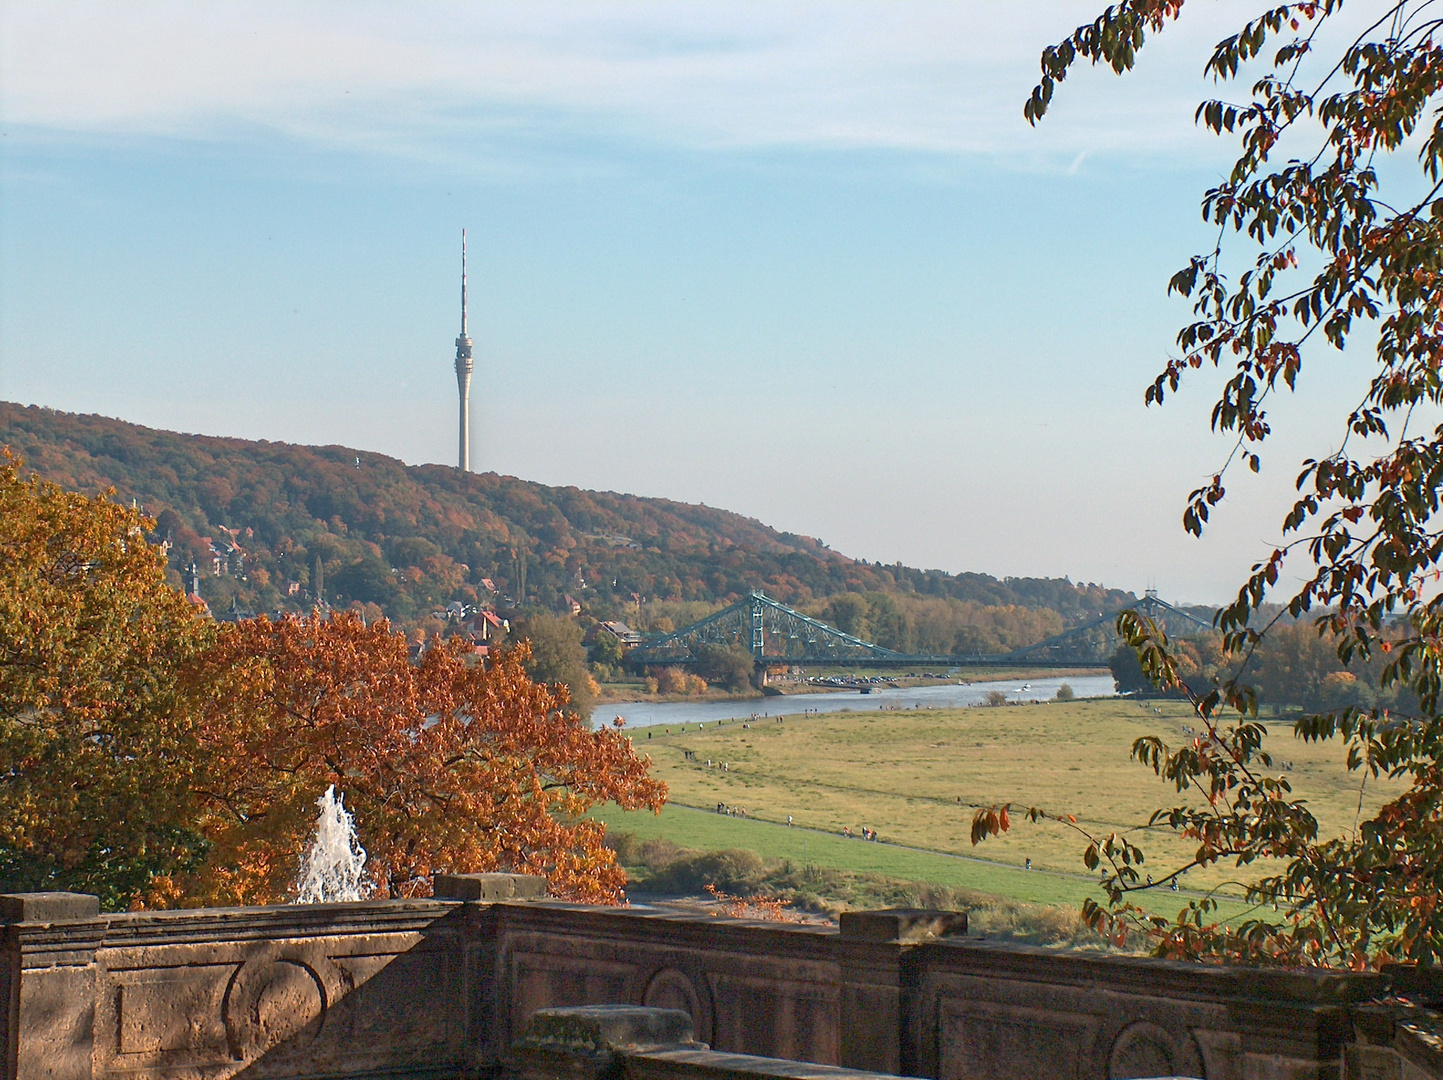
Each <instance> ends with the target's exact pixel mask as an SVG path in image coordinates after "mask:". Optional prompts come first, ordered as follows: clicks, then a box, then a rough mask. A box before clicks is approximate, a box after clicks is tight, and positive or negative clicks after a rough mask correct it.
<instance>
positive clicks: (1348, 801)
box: [598, 700, 1386, 913]
mask: <svg viewBox="0 0 1443 1080" xmlns="http://www.w3.org/2000/svg"><path fill="white" fill-rule="evenodd" d="M1192 722H1193V721H1192V717H1191V714H1190V713H1189V712H1188V710H1187V709H1186V707H1185V706H1184V705H1182V704H1181V703H1174V702H1162V703H1157V702H1137V701H1132V700H1097V701H1080V702H1069V703H1052V704H1045V705H1026V706H1007V707H994V708H971V709H949V710H927V709H910V710H895V711H893V710H882V709H877V708H875V707H868V705H866V704H865V703H859V705H858V707H857V708H856V710H855V711H851V712H840V713H831V714H826V715H822V716H815V717H806V718H800V717H788V718H786V719H785V720H783V721H780V722H778V721H777V720H775V719H771V720H761V721H758V722H756V723H752V724H747V723H744V722H742V721H734V722H725V723H721V724H716V723H708V724H706V725H703V726H702V727H701V728H697V727H696V726H695V725H689V726H688V729H687V730H685V731H683V730H681V729H679V728H676V727H673V728H672V729H671V731H670V733H666V732H665V730H664V729H660V728H657V729H640V730H638V731H637V732H635V733H633V738H634V739H635V740H637V743H638V746H639V748H640V749H641V750H642V751H643V752H645V753H649V754H650V755H651V757H652V760H653V763H654V770H655V773H656V775H657V776H659V777H661V778H662V779H664V780H665V781H666V782H667V784H668V785H669V788H670V792H671V796H670V797H671V802H670V805H668V806H667V807H666V809H665V810H664V811H663V812H662V814H661V815H660V816H655V815H652V814H649V813H626V812H623V811H620V810H618V809H617V808H616V807H614V806H613V807H607V808H604V809H602V810H599V811H598V814H599V816H600V817H602V818H603V819H604V820H605V821H606V822H607V824H608V826H609V827H610V828H611V829H612V830H614V831H620V832H629V833H632V834H634V835H635V836H637V837H638V838H640V839H654V838H665V839H666V840H669V841H671V842H672V843H674V844H676V845H678V846H680V847H683V848H691V849H697V850H705V851H719V850H725V849H741V850H748V851H753V852H756V853H757V854H758V855H760V856H762V857H763V858H766V859H774V860H786V861H788V862H791V863H794V864H796V865H799V866H802V865H811V866H818V867H827V868H833V869H838V870H846V871H852V872H857V873H866V874H877V875H883V876H886V877H888V878H894V879H899V880H906V881H921V882H931V883H934V884H937V885H946V886H955V887H961V888H966V889H971V890H976V891H978V892H983V893H987V894H991V895H996V896H1003V897H1007V898H1011V899H1014V900H1018V901H1023V902H1027V903H1035V904H1046V905H1059V904H1060V905H1068V906H1076V905H1078V904H1080V902H1081V900H1082V899H1083V898H1084V897H1085V896H1088V895H1097V892H1096V887H1095V881H1096V879H1095V878H1094V877H1092V876H1091V875H1089V874H1086V873H1085V871H1084V867H1083V864H1082V858H1081V856H1082V850H1083V848H1084V846H1085V844H1086V841H1085V839H1084V838H1083V837H1082V836H1080V835H1079V834H1078V833H1077V832H1075V831H1073V830H1071V829H1069V828H1066V827H1064V826H1062V825H1058V824H1056V823H1042V824H1032V823H1029V822H1026V821H1022V820H1018V819H1019V818H1020V817H1021V815H1020V814H1014V824H1013V826H1012V830H1011V831H1010V832H1009V833H1007V834H1005V835H1004V836H1002V837H999V838H994V839H990V840H987V841H985V842H984V843H982V844H981V845H979V846H977V847H974V846H973V845H972V844H971V840H970V829H971V821H972V815H973V808H974V807H975V806H977V805H990V804H995V803H1000V802H1012V803H1014V804H1021V805H1024V806H1041V807H1044V808H1046V809H1048V810H1051V811H1054V812H1056V813H1058V814H1072V815H1074V816H1076V818H1077V819H1078V824H1079V825H1080V826H1081V827H1082V828H1085V829H1087V830H1088V831H1090V832H1092V833H1094V834H1101V833H1108V832H1114V831H1118V832H1124V831H1125V832H1127V833H1128V835H1129V837H1130V838H1131V839H1132V840H1133V841H1134V842H1136V843H1138V844H1139V845H1140V846H1141V847H1142V848H1143V850H1144V851H1145V852H1146V854H1147V861H1146V863H1145V865H1144V867H1143V872H1144V873H1145V874H1147V873H1151V874H1153V875H1155V876H1156V877H1158V878H1161V877H1163V876H1165V875H1166V874H1167V873H1168V872H1169V871H1170V870H1171V869H1172V868H1173V867H1176V866H1179V865H1182V864H1183V863H1184V862H1186V861H1187V858H1188V855H1189V852H1190V850H1191V845H1189V844H1188V843H1187V842H1186V841H1185V840H1183V839H1182V838H1179V837H1177V836H1174V835H1173V834H1172V833H1171V832H1170V831H1168V830H1166V829H1160V828H1153V829H1150V828H1147V827H1146V821H1147V818H1148V816H1149V814H1150V813H1151V812H1152V810H1154V809H1156V808H1158V807H1161V806H1170V805H1173V803H1174V802H1175V801H1177V800H1178V799H1179V798H1180V797H1179V796H1178V794H1177V792H1176V791H1175V790H1174V789H1173V788H1172V786H1171V785H1169V784H1165V783H1163V782H1162V781H1159V780H1158V779H1157V778H1156V777H1155V776H1154V775H1153V774H1152V772H1151V770H1149V769H1147V768H1145V767H1144V766H1142V765H1139V764H1137V763H1136V762H1133V761H1132V760H1131V759H1130V756H1129V753H1130V749H1131V746H1132V743H1133V741H1134V740H1135V739H1136V738H1138V737H1139V736H1141V735H1145V734H1155V735H1159V736H1161V737H1162V738H1163V739H1164V740H1165V741H1167V742H1168V743H1170V744H1172V745H1176V744H1177V743H1179V742H1180V741H1181V740H1184V739H1187V738H1190V737H1191V736H1190V735H1189V734H1188V731H1187V729H1188V727H1189V726H1190V725H1191V723H1192ZM648 735H649V736H650V737H648ZM1268 741H1269V746H1268V749H1269V750H1270V751H1271V752H1272V754H1273V755H1274V757H1275V758H1276V759H1277V762H1275V769H1274V771H1278V772H1280V773H1281V775H1283V776H1284V777H1285V778H1286V779H1287V780H1288V781H1289V782H1290V783H1291V784H1292V785H1293V787H1294V790H1295V791H1297V792H1298V793H1299V794H1300V795H1302V796H1303V797H1305V798H1306V799H1307V800H1308V803H1309V806H1310V808H1311V810H1312V812H1313V813H1314V814H1315V815H1316V816H1317V817H1318V819H1319V821H1320V823H1321V826H1322V831H1323V833H1324V834H1325V835H1326V834H1328V833H1330V832H1340V831H1346V830H1347V829H1349V828H1351V827H1352V824H1353V822H1354V820H1355V816H1356V813H1357V810H1358V806H1359V794H1360V793H1359V786H1358V783H1359V779H1360V778H1359V777H1358V776H1357V775H1356V774H1349V773H1348V772H1347V771H1346V769H1345V768H1344V765H1343V750H1342V747H1341V746H1340V745H1339V744H1336V743H1334V744H1328V743H1325V744H1321V745H1318V744H1313V745H1308V744H1304V743H1302V742H1301V741H1299V740H1297V739H1295V738H1294V737H1293V735H1292V731H1291V727H1290V726H1289V725H1287V724H1276V725H1272V727H1271V729H1270V731H1269V740H1268ZM686 751H690V752H691V755H692V756H691V757H690V758H689V757H687V756H686V753H685V752H686ZM708 762H710V764H708ZM723 766H725V767H723ZM1385 793H1386V792H1385V788H1384V786H1383V785H1376V784H1374V785H1370V787H1369V788H1368V789H1365V790H1364V791H1363V793H1362V797H1363V805H1364V809H1365V811H1366V809H1367V808H1368V807H1370V806H1373V805H1376V804H1377V802H1378V801H1380V799H1381V797H1382V796H1383V795H1384V794H1385ZM718 803H722V804H725V805H727V806H729V807H733V808H743V807H744V808H745V809H746V815H747V816H746V817H741V816H732V815H724V814H718V813H717V812H716V809H715V808H716V806H717V804H718ZM789 815H790V816H791V817H792V819H793V826H792V827H791V828H788V827H787V826H786V824H785V822H786V820H787V817H788V816H789ZM864 826H865V827H866V828H868V829H874V830H876V831H877V833H878V834H879V836H880V838H881V841H882V842H875V843H874V842H868V841H863V840H860V839H847V838H845V837H844V836H843V835H842V831H843V829H844V827H847V828H850V829H851V830H852V831H853V832H857V831H859V830H860V829H861V828H863V827H864ZM1027 859H1031V860H1032V867H1033V869H1032V870H1030V871H1029V870H1026V869H1024V864H1025V861H1026V860H1027ZM1242 873H1252V874H1253V875H1256V874H1257V873H1258V870H1257V869H1252V870H1250V871H1246V870H1245V871H1239V870H1238V868H1236V867H1231V866H1224V867H1213V868H1209V869H1206V870H1194V871H1192V872H1191V873H1189V874H1188V875H1187V876H1186V877H1185V878H1184V879H1183V894H1182V895H1178V894H1173V893H1171V892H1168V891H1166V890H1157V891H1156V892H1149V893H1144V894H1142V896H1141V899H1142V900H1143V902H1144V903H1145V904H1146V906H1149V907H1154V908H1156V909H1158V910H1163V911H1167V912H1169V913H1172V912H1175V911H1176V910H1177V908H1178V907H1179V906H1181V903H1182V902H1184V901H1185V900H1186V898H1187V895H1188V894H1193V895H1196V894H1197V893H1200V892H1202V891H1205V890H1209V889H1214V888H1219V889H1221V890H1222V891H1224V892H1228V893H1234V894H1236V893H1238V892H1240V891H1241V886H1240V885H1239V884H1238V882H1239V876H1240V874H1242ZM1230 906H1231V905H1230Z"/></svg>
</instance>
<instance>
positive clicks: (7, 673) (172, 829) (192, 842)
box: [0, 451, 214, 908]
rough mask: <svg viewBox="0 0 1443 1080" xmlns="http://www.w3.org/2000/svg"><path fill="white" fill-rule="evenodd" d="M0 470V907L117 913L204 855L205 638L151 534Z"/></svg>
mask: <svg viewBox="0 0 1443 1080" xmlns="http://www.w3.org/2000/svg"><path fill="white" fill-rule="evenodd" d="M0 455H3V456H0V892H3V891H15V890H30V891H33V890H45V889H71V890H80V891H84V892H92V893H96V894H98V895H99V896H100V897H101V899H102V900H103V901H104V903H105V904H106V906H107V907H109V908H117V907H125V906H127V905H128V904H130V903H131V902H132V901H133V900H134V899H135V898H136V897H137V896H139V895H141V894H142V893H143V892H144V891H145V890H146V889H147V888H148V886H149V883H150V881H151V879H152V878H154V877H155V876H157V875H166V874H172V873H177V872H184V871H186V870H189V869H191V868H193V867H195V866H196V865H197V864H198V863H199V862H200V860H201V859H202V858H203V857H204V855H205V852H206V847H207V845H206V843H205V841H204V839H203V837H202V836H201V834H200V832H199V830H198V828H197V824H198V821H197V806H196V802H195V797H194V791H193V783H194V781H195V778H196V775H197V773H198V770H199V767H200V764H201V762H202V760H203V758H204V754H203V752H202V750H201V740H200V732H199V730H198V729H197V727H196V725H195V723H194V718H193V715H192V713H191V712H190V710H189V709H188V707H187V704H186V696H185V685H186V674H187V672H188V671H189V669H190V666H191V665H192V664H193V663H194V662H195V661H196V660H197V659H198V658H199V657H200V656H202V655H204V653H205V652H206V650H207V649H208V648H209V647H210V645H211V642H212V640H213V638H214V624H212V623H211V622H210V621H209V620H208V619H205V618H203V617H202V616H201V615H200V614H199V613H198V612H197V611H196V610H195V609H194V608H193V607H192V606H191V604H190V602H189V601H188V600H187V599H186V598H185V596H184V595H183V594H182V593H180V592H178V591H177V590H175V589H173V588H171V587H170V586H169V585H167V584H166V580H165V559H164V556H163V554H162V552H161V551H160V550H159V549H158V548H155V547H152V546H151V545H149V544H147V543H146V542H145V539H144V534H145V532H146V531H147V530H148V529H149V528H151V527H152V526H153V522H151V521H149V520H148V519H147V518H145V517H144V515H142V514H140V513H139V512H137V511H135V510H132V509H130V508H128V507H125V506H122V505H118V504H117V503H116V502H113V501H111V500H110V499H109V498H106V497H100V498H86V497H85V496H82V495H76V494H73V493H70V492H66V491H63V490H62V489H60V488H59V487H57V486H56V485H54V484H49V483H44V482H41V481H39V480H37V479H33V478H29V479H27V478H25V477H24V476H23V475H22V473H21V468H20V462H19V461H17V460H16V459H15V458H13V457H12V456H10V454H9V453H8V451H6V452H0Z"/></svg>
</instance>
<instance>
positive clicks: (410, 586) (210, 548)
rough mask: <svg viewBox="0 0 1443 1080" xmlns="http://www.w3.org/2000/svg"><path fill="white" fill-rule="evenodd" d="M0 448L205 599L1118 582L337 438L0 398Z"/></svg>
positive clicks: (1026, 600)
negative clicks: (827, 534) (1009, 569)
mask: <svg viewBox="0 0 1443 1080" xmlns="http://www.w3.org/2000/svg"><path fill="white" fill-rule="evenodd" d="M0 445H4V446H8V447H9V448H10V449H11V450H12V451H13V452H14V453H16V454H17V455H19V456H20V457H21V458H23V459H24V461H25V463H26V469H27V471H34V472H36V473H38V474H39V475H41V476H43V477H45V478H46V479H49V480H53V481H55V482H57V483H59V484H61V485H63V486H65V487H67V488H70V489H74V490H79V491H84V492H96V491H98V490H101V489H104V488H107V487H113V488H114V489H115V491H116V494H117V497H118V498H120V499H122V500H125V501H129V500H131V499H134V500H137V501H138V502H139V503H140V505H141V506H143V507H144V508H145V510H146V511H147V512H148V513H150V514H151V515H153V516H154V517H155V518H156V519H157V522H158V528H157V537H158V538H160V539H169V540H170V541H171V543H172V545H173V548H172V552H171V566H172V568H173V569H174V570H175V571H176V572H177V573H179V572H180V571H181V570H183V569H184V568H186V567H189V566H190V565H191V562H192V560H194V562H195V563H196V565H197V566H198V567H199V568H200V570H201V574H202V578H201V592H202V595H204V596H205V597H206V599H207V600H208V601H210V603H211V606H212V608H213V609H216V610H224V609H226V608H229V607H231V606H232V603H233V602H234V603H236V604H238V605H239V606H240V607H242V608H245V609H249V610H254V611H273V610H277V609H282V608H296V609H300V608H302V607H306V606H309V602H310V601H309V596H310V594H311V588H312V585H313V581H312V576H313V574H314V573H315V572H316V568H317V565H318V564H319V567H320V573H321V578H322V582H321V584H322V588H323V589H324V592H325V595H326V598H327V599H328V600H330V601H331V602H332V603H333V604H339V605H346V604H357V603H359V604H361V605H363V606H365V607H367V609H368V610H373V611H374V609H376V608H379V610H380V611H383V612H385V613H386V614H387V615H389V616H391V617H392V618H393V619H395V620H398V621H400V622H406V623H409V622H412V621H414V620H416V619H418V618H421V617H424V615H426V614H427V613H429V612H431V611H433V610H435V609H436V608H438V607H443V606H444V605H445V604H446V603H447V602H448V601H450V600H453V599H456V600H463V601H469V602H476V601H481V602H486V601H488V600H493V599H494V600H495V602H497V603H505V602H506V598H512V599H515V600H524V602H525V603H526V604H527V605H535V606H539V607H546V608H555V607H557V606H558V605H559V604H561V602H562V599H563V597H564V596H565V595H570V596H572V597H575V598H576V599H577V600H578V601H580V602H581V603H582V604H584V605H585V606H586V608H587V609H588V611H589V612H590V613H591V614H593V615H595V616H597V617H600V618H607V617H613V616H619V615H622V614H623V613H624V612H627V611H634V610H635V597H637V596H640V597H641V598H643V600H644V601H702V602H707V603H713V604H714V603H717V602H721V601H727V600H730V599H733V598H735V597H737V596H739V595H741V594H744V593H746V592H747V591H748V590H750V589H753V588H761V589H764V590H766V592H767V593H768V594H769V595H771V596H774V597H776V598H777V599H780V600H782V601H783V602H785V603H790V604H793V605H799V606H808V605H809V606H811V607H812V608H814V609H816V608H817V607H818V606H819V604H820V602H821V601H823V600H824V599H825V598H827V597H832V596H836V595H837V594H840V593H848V592H850V593H873V594H895V595H901V594H910V595H911V596H913V597H924V596H925V597H935V598H938V599H943V600H953V601H965V602H968V606H969V607H970V606H972V605H980V606H983V607H988V608H1006V607H1012V608H1024V609H1034V610H1042V609H1050V610H1051V611H1052V612H1056V613H1057V615H1058V616H1059V617H1060V618H1059V619H1058V621H1059V622H1060V623H1062V624H1070V623H1075V622H1077V621H1080V620H1082V619H1083V618H1086V617H1090V616H1095V615H1096V614H1098V613H1099V612H1101V611H1104V610H1110V609H1111V608H1114V607H1117V606H1118V605H1119V604H1121V603H1124V602H1126V601H1127V600H1128V599H1131V594H1130V593H1124V592H1121V591H1119V590H1111V589H1103V588H1101V587H1098V586H1092V585H1086V586H1083V585H1074V584H1073V583H1071V582H1069V581H1067V580H1065V579H1038V578H1008V579H1006V580H998V579H996V578H993V577H989V576H987V575H985V574H945V573H942V572H940V571H935V570H932V571H924V570H914V569H911V568H908V567H903V566H901V565H895V566H881V565H875V564H869V563H866V562H862V561H856V560H853V559H849V558H846V557H844V556H842V555H839V554H838V553H836V552H834V551H831V550H829V549H828V548H827V547H826V546H825V545H824V544H822V543H821V542H819V541H817V540H814V539H812V538H810V537H805V536H796V535H793V534H790V533H782V532H778V531H776V530H775V529H771V528H768V527H767V526H765V525H763V524H762V523H761V522H758V521H755V520H753V519H751V518H746V517H742V516H741V515H739V514H733V513H729V512H727V511H725V510H717V509H714V508H712V507H708V506H692V505H688V504H686V503H678V502H671V501H669V500H666V499H650V498H638V497H636V496H633V495H618V494H615V493H612V492H596V491H583V490H581V489H579V488H570V487H565V488H559V487H547V486H545V485H543V484H536V483H531V482H528V481H525V480H518V479H516V478H515V477H511V476H498V475H496V474H494V473H480V474H463V473H460V472H458V471H457V470H456V469H453V468H450V467H447V466H441V465H417V466H409V465H405V464H403V463H402V462H400V461H397V460H396V459H394V458H389V457H385V456H382V455H380V454H373V453H367V452H365V451H357V450H350V449H346V448H344V447H339V446H325V447H315V446H294V445H290V444H287V443H273V442H253V441H248V440H244V439H223V438H213V437H209V436H200V435H181V434H176V433H174V432H169V431H158V430H155V429H152V428H146V427H141V426H139V425H137V424H129V423H125V422H123V421H120V420H111V419H106V418H103V417H99V416H78V415H74V414H69V413H60V412H55V411H52V410H49V409H41V408H37V407H34V406H30V407H25V406H20V405H15V404H10V403H6V402H0ZM176 580H177V581H179V578H178V577H177V579H176ZM487 580H489V581H490V582H491V584H492V585H493V586H494V587H495V589H496V591H497V593H498V594H499V595H497V596H496V597H494V598H493V597H492V596H491V595H489V593H488V590H487V588H486V586H485V584H484V582H485V581H487ZM1045 622H1046V623H1051V622H1052V620H1051V619H1048V620H1045ZM1039 625H1040V624H1039ZM1026 636H1032V635H1031V634H1027V635H1026Z"/></svg>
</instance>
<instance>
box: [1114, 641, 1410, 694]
mask: <svg viewBox="0 0 1443 1080" xmlns="http://www.w3.org/2000/svg"><path fill="white" fill-rule="evenodd" d="M1222 645H1223V642H1222V636H1221V635H1220V634H1201V635H1198V636H1195V637H1192V638H1180V639H1174V641H1173V646H1174V648H1175V650H1176V652H1177V654H1178V660H1179V664H1178V667H1179V672H1180V674H1181V675H1182V677H1183V680H1184V681H1185V682H1186V683H1187V684H1188V685H1189V687H1190V688H1191V689H1193V690H1194V691H1196V692H1198V693H1200V694H1205V693H1207V692H1208V691H1209V690H1211V689H1212V688H1213V687H1214V686H1215V685H1217V683H1218V681H1219V680H1221V679H1226V678H1229V677H1231V676H1232V675H1233V674H1234V672H1236V671H1237V669H1238V668H1239V667H1240V666H1242V665H1243V664H1244V663H1245V665H1246V666H1245V667H1243V672H1242V681H1243V682H1245V683H1247V684H1249V685H1250V686H1252V687H1253V688H1254V689H1256V691H1257V694H1258V704H1259V706H1260V708H1262V709H1263V711H1264V712H1277V711H1281V710H1284V709H1289V708H1294V709H1302V710H1305V711H1308V712H1323V711H1325V710H1330V709H1340V708H1344V707H1347V706H1350V705H1351V706H1357V707H1359V708H1365V709H1366V708H1374V707H1377V708H1385V709H1393V710H1402V711H1403V712H1407V713H1411V712H1416V711H1417V706H1418V703H1417V700H1416V699H1415V698H1414V697H1413V696H1412V695H1411V694H1409V693H1407V692H1406V691H1404V692H1400V691H1399V689H1398V688H1397V687H1396V686H1389V687H1385V686H1383V685H1382V684H1381V678H1380V676H1381V674H1382V670H1383V667H1384V664H1385V662H1386V660H1387V657H1386V656H1384V655H1374V656H1372V657H1368V658H1363V657H1357V658H1355V659H1354V660H1353V661H1352V662H1351V663H1349V664H1347V665H1344V664H1343V663H1342V662H1341V661H1340V660H1339V659H1338V652H1337V642H1336V639H1335V638H1334V637H1333V636H1332V634H1330V633H1327V632H1325V633H1323V634H1322V635H1319V633H1318V630H1317V627H1316V626H1314V625H1313V623H1312V622H1311V621H1307V620H1304V621H1299V622H1282V623H1279V624H1278V625H1275V626H1274V627H1273V628H1272V629H1271V630H1269V631H1268V632H1267V634H1266V636H1265V637H1264V638H1263V641H1262V643H1261V644H1260V645H1259V646H1258V647H1257V648H1256V649H1255V650H1254V651H1253V652H1252V654H1251V655H1250V656H1248V657H1243V656H1238V655H1231V654H1228V653H1225V652H1224V651H1223V647H1222ZM1110 666H1111V668H1112V674H1113V678H1115V679H1116V680H1117V684H1118V689H1119V690H1121V691H1122V692H1124V693H1128V692H1143V693H1147V692H1149V691H1151V690H1152V689H1153V687H1152V686H1151V684H1150V683H1149V682H1148V681H1147V678H1146V676H1144V675H1143V672H1142V666H1141V665H1140V664H1139V663H1138V661H1137V656H1136V655H1135V654H1134V653H1133V652H1132V650H1130V649H1125V648H1120V649H1118V650H1117V651H1116V652H1115V653H1114V654H1113V657H1112V662H1111V665H1110Z"/></svg>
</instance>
